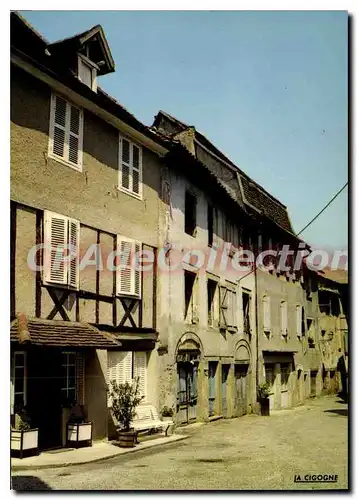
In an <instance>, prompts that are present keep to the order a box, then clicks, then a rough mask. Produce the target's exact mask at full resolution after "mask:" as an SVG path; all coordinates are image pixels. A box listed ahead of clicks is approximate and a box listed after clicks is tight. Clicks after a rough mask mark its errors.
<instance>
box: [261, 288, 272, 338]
mask: <svg viewBox="0 0 358 500" xmlns="http://www.w3.org/2000/svg"><path fill="white" fill-rule="evenodd" d="M262 309H263V321H264V332H265V333H269V332H270V331H271V301H270V297H268V296H267V295H265V297H264V298H263V299H262Z"/></svg>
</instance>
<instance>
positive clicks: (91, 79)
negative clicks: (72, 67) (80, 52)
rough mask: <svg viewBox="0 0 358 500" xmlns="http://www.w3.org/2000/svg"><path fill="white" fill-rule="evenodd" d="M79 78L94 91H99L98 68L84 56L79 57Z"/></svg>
mask: <svg viewBox="0 0 358 500" xmlns="http://www.w3.org/2000/svg"><path fill="white" fill-rule="evenodd" d="M78 79H79V80H80V81H81V82H82V83H84V84H85V85H87V87H89V88H90V89H92V90H93V91H94V92H97V69H96V67H95V66H94V65H93V64H91V62H90V61H89V60H87V59H86V60H85V58H84V57H83V56H79V57H78Z"/></svg>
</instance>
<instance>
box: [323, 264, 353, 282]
mask: <svg viewBox="0 0 358 500" xmlns="http://www.w3.org/2000/svg"><path fill="white" fill-rule="evenodd" d="M317 274H318V275H319V276H322V278H326V279H328V280H330V281H335V282H336V283H340V284H341V285H346V284H348V271H345V270H344V269H330V268H329V267H325V268H324V269H322V271H318V272H317Z"/></svg>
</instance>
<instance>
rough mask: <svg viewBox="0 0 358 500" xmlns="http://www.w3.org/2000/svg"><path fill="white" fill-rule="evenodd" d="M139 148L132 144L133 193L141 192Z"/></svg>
mask: <svg viewBox="0 0 358 500" xmlns="http://www.w3.org/2000/svg"><path fill="white" fill-rule="evenodd" d="M141 163H142V161H141V149H140V148H139V147H138V146H136V145H135V144H132V190H133V193H136V194H140V192H141Z"/></svg>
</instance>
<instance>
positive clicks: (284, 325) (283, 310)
mask: <svg viewBox="0 0 358 500" xmlns="http://www.w3.org/2000/svg"><path fill="white" fill-rule="evenodd" d="M280 310H281V335H282V337H283V338H284V339H285V340H286V341H287V335H288V332H287V302H285V301H282V302H281V305H280Z"/></svg>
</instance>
